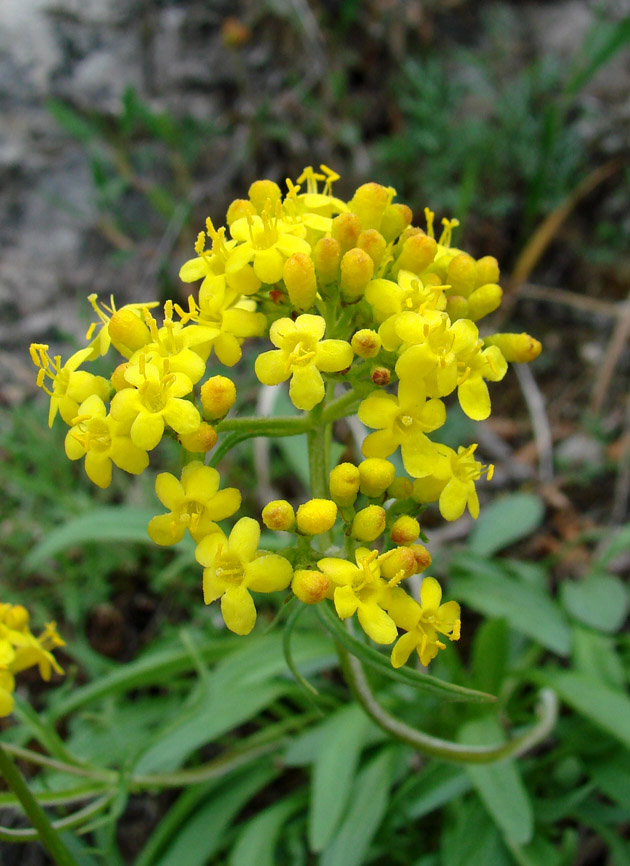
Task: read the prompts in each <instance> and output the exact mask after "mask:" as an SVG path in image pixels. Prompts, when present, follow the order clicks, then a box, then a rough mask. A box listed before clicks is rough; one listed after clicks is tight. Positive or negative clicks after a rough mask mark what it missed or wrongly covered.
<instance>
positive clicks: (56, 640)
mask: <svg viewBox="0 0 630 866" xmlns="http://www.w3.org/2000/svg"><path fill="white" fill-rule="evenodd" d="M60 646H64V642H63V641H62V639H61V638H60V637H59V635H58V634H57V630H56V628H55V623H54V622H49V623H47V624H46V627H45V628H44V631H43V632H42V634H40V636H39V637H35V635H34V634H33V633H32V632H31V630H30V628H29V615H28V611H27V610H26V608H24V607H22V606H21V605H18V604H6V603H2V604H0V718H2V717H4V716H8V715H10V713H11V712H12V711H13V703H14V702H13V692H14V691H15V674H17V673H19V672H20V671H23V670H26V669H27V668H32V667H34V666H35V665H37V666H38V668H39V673H40V675H41V677H42V678H43V679H45V680H49V679H50V676H51V671H55V672H56V673H58V674H62V673H63V671H62V669H61V668H60V667H59V664H58V662H57V660H56V659H55V657H54V656H53V654H52V652H51V650H53V649H55V648H56V647H60Z"/></svg>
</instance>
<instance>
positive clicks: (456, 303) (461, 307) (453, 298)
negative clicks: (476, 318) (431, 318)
mask: <svg viewBox="0 0 630 866" xmlns="http://www.w3.org/2000/svg"><path fill="white" fill-rule="evenodd" d="M446 312H447V313H448V317H449V319H450V320H451V322H456V321H457V320H458V319H467V318H468V301H467V300H466V298H462V296H461V295H448V296H447V298H446Z"/></svg>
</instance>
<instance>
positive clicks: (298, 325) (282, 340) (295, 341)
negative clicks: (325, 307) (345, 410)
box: [256, 314, 353, 411]
mask: <svg viewBox="0 0 630 866" xmlns="http://www.w3.org/2000/svg"><path fill="white" fill-rule="evenodd" d="M325 331H326V322H325V321H324V319H323V318H322V317H321V316H311V315H308V314H304V315H302V316H298V317H297V319H296V320H295V322H294V321H292V320H291V319H289V318H283V319H277V320H276V321H275V322H274V323H273V325H272V326H271V328H270V330H269V339H270V340H271V342H272V343H273V344H274V346H277V347H278V348H277V350H273V351H271V352H263V353H262V355H259V356H258V358H256V375H257V376H258V378H259V379H260V381H261V382H262V383H263V385H278V384H279V383H280V382H286V380H287V379H288V378H289V377H291V384H290V386H289V396H290V397H291V400H292V401H293V405H294V406H296V407H297V408H298V409H302V410H304V411H308V410H310V409H312V408H313V406H316V405H317V404H318V403H321V401H322V400H323V399H324V381H323V379H322V376H321V373H322V372H323V373H337V372H339V371H340V370H345V369H346V368H347V367H349V366H350V365H351V364H352V358H353V353H352V347H351V346H350V344H349V343H346V342H345V340H322V337H323V336H324V333H325ZM320 371H321V372H320Z"/></svg>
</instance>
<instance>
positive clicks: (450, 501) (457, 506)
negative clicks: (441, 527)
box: [439, 478, 474, 520]
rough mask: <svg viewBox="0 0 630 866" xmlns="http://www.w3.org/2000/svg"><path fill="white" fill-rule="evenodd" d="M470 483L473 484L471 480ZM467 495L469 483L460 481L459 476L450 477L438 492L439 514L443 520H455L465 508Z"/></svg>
mask: <svg viewBox="0 0 630 866" xmlns="http://www.w3.org/2000/svg"><path fill="white" fill-rule="evenodd" d="M470 484H472V485H473V490H474V484H473V482H472V481H471V482H470ZM468 495H469V485H468V484H465V483H464V482H463V481H460V480H459V478H451V480H450V481H449V482H448V484H447V485H446V487H445V488H444V490H443V491H442V492H441V494H440V502H439V507H440V514H441V515H442V517H443V518H444V519H445V520H457V518H458V517H461V516H462V514H463V513H464V509H465V508H466V502H467V500H468Z"/></svg>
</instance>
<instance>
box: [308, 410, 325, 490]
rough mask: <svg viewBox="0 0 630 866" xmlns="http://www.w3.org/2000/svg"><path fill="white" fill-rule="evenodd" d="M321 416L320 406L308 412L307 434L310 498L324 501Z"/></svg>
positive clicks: (323, 447)
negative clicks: (308, 427)
mask: <svg viewBox="0 0 630 866" xmlns="http://www.w3.org/2000/svg"><path fill="white" fill-rule="evenodd" d="M322 415H323V412H322V407H321V405H319V406H316V407H315V408H314V409H313V410H312V411H311V412H310V416H309V417H310V421H311V428H310V430H309V431H308V433H307V443H308V467H309V473H310V479H311V496H312V497H313V498H314V499H326V498H327V497H328V466H327V465H326V423H325V422H324V421H323V418H322Z"/></svg>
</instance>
